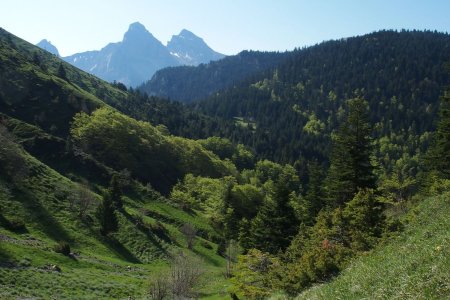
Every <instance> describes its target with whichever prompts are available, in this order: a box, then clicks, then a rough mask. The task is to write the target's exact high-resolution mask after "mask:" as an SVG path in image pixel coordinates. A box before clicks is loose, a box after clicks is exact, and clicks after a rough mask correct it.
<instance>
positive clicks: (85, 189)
mask: <svg viewBox="0 0 450 300" xmlns="http://www.w3.org/2000/svg"><path fill="white" fill-rule="evenodd" d="M0 62H1V63H0V287H1V288H0V298H1V299H23V298H36V299H49V298H58V299H102V298H103V299H104V298H115V299H126V298H128V297H136V298H146V297H147V296H148V291H149V282H150V280H151V278H155V277H157V276H159V274H166V273H168V272H169V271H170V270H171V268H174V267H176V266H177V264H176V263H174V261H177V262H178V263H179V262H180V261H182V262H183V263H187V262H189V263H190V264H191V265H192V266H195V267H196V268H198V269H199V270H200V271H201V273H202V275H201V277H200V279H199V282H197V283H196V284H195V287H194V288H193V291H192V292H191V293H192V294H194V295H197V296H199V297H202V298H211V297H212V298H214V299H220V298H221V297H223V296H224V295H226V294H227V292H226V285H227V282H226V281H225V280H224V277H223V275H222V272H223V270H224V268H225V259H224V258H223V257H222V256H220V255H218V254H217V247H218V246H217V244H216V243H217V242H218V241H220V239H221V235H220V233H219V232H217V230H216V229H215V228H213V227H212V226H211V225H210V222H208V220H207V219H206V218H205V217H204V215H203V214H202V213H199V212H198V211H195V210H190V211H189V212H186V211H183V210H182V209H180V208H179V207H178V206H177V205H175V204H174V203H172V202H171V201H169V200H168V199H166V198H164V197H163V196H161V194H159V193H158V192H157V191H155V190H154V189H153V187H152V182H151V181H152V180H150V183H149V184H147V183H148V182H147V181H145V182H141V181H139V180H142V176H139V174H140V173H139V172H137V167H136V166H139V163H138V162H136V164H135V165H133V164H131V163H130V162H129V161H128V162H127V163H126V165H123V164H122V165H119V166H117V165H114V163H113V161H108V160H104V159H102V157H98V156H96V154H97V153H98V152H95V151H92V149H89V148H83V147H82V146H86V145H87V144H86V143H84V144H83V145H78V144H77V143H76V142H77V141H80V140H81V141H82V142H85V141H89V139H87V138H86V136H87V135H89V134H88V130H86V128H84V127H83V126H85V125H87V124H86V123H83V122H78V123H77V125H74V124H72V123H73V120H74V116H76V115H78V116H83V117H84V120H89V118H91V117H92V118H94V111H98V112H101V111H106V112H108V113H109V114H110V116H112V117H111V118H110V119H109V120H107V121H106V122H104V124H108V121H109V124H108V126H112V127H108V126H106V125H105V126H104V127H101V126H97V127H95V126H94V128H91V129H92V132H91V134H96V135H95V137H94V140H96V141H97V142H98V143H100V145H101V146H105V145H106V146H108V145H109V144H108V142H111V141H112V140H114V139H119V136H117V135H115V133H117V131H113V130H112V131H110V132H109V135H108V134H106V133H105V134H102V133H101V132H99V131H96V132H95V131H94V129H97V130H106V131H107V130H108V129H111V128H113V129H118V130H119V132H121V133H122V134H123V136H122V138H126V139H128V141H135V142H136V143H138V144H142V145H144V146H146V147H147V148H145V147H144V148H145V149H144V148H142V147H141V148H138V149H134V150H133V151H134V153H133V154H134V155H136V157H135V159H136V160H142V159H143V158H144V157H146V156H147V157H149V156H150V154H151V153H153V154H155V155H156V156H155V157H151V161H152V162H153V163H154V164H152V163H146V164H145V167H146V168H148V169H153V170H154V171H153V172H154V173H153V174H159V175H160V176H162V177H164V175H165V174H164V173H165V171H164V172H160V173H158V168H157V166H156V165H155V164H156V163H158V164H159V166H166V165H167V166H173V163H174V162H170V161H168V159H174V158H176V159H177V161H176V163H177V165H175V167H177V166H178V164H179V165H180V166H181V167H183V168H184V169H183V170H184V171H185V172H186V171H187V169H191V167H192V168H194V166H196V167H198V168H200V166H202V168H204V169H207V170H210V171H211V172H212V171H213V170H215V169H214V168H213V165H216V166H217V167H218V168H222V169H224V168H225V169H226V168H227V167H226V165H228V163H227V162H224V161H222V160H220V159H219V158H218V157H217V156H216V155H215V154H213V153H212V152H209V151H207V150H206V149H204V148H203V147H202V146H201V144H200V143H198V142H195V141H192V140H187V139H183V138H178V137H173V136H169V134H168V133H167V132H166V131H167V130H164V127H160V128H159V129H158V128H156V127H154V126H152V125H151V124H149V123H145V122H138V121H136V120H134V119H131V118H129V117H126V116H124V115H122V114H120V113H119V112H118V111H117V110H115V109H114V108H112V107H111V106H110V105H109V104H112V105H114V106H120V105H121V103H122V101H124V100H126V99H128V100H129V99H130V98H133V96H132V95H131V94H130V93H128V92H127V91H126V90H125V89H120V88H121V87H120V86H118V85H116V86H114V85H110V84H108V83H106V82H103V81H101V80H99V79H97V78H95V77H93V76H90V75H88V74H86V73H84V72H81V71H79V70H77V69H76V68H74V67H72V66H70V65H68V64H66V63H64V62H62V61H60V60H59V59H58V58H56V57H54V56H52V55H50V54H48V53H46V52H44V51H42V50H40V49H38V48H36V47H34V46H32V45H30V44H28V43H27V42H25V41H23V40H21V39H19V38H17V37H15V36H13V35H11V34H9V33H7V32H5V31H3V30H1V31H0ZM105 101H107V102H108V103H109V104H107V103H106V102H105ZM80 113H83V114H80ZM89 114H91V115H92V116H89ZM113 117H114V118H113ZM114 119H115V120H114ZM103 121H105V120H103ZM121 121H123V122H121ZM127 124H128V125H129V126H131V127H133V126H134V127H133V128H131V127H126V126H127ZM82 125H83V126H82ZM71 128H72V129H73V128H76V129H77V130H78V133H80V132H82V134H81V133H80V134H79V135H78V136H77V137H78V138H79V140H76V141H75V143H74V141H73V140H72V138H73V137H74V136H71V135H70V134H71V131H70V129H71ZM128 129H130V130H129V131H128ZM83 130H84V131H83ZM74 132H75V131H74V130H72V133H74ZM82 138H86V139H85V140H82ZM102 138H104V139H103V140H102ZM118 141H119V142H120V140H118ZM160 142H163V146H164V149H165V151H166V152H167V151H170V155H171V156H170V157H169V158H167V156H164V152H163V151H162V150H161V151H160V152H157V153H155V152H151V151H152V149H153V148H154V147H158V145H160ZM102 143H103V144H102ZM97 145H99V144H97ZM115 145H116V146H118V147H116V148H114V147H112V148H109V149H100V148H99V147H97V148H95V150H97V151H104V152H103V153H108V154H110V155H112V156H113V157H114V155H116V156H115V157H118V156H117V155H119V156H120V154H122V155H125V157H127V156H126V155H127V154H128V153H126V152H123V151H122V150H123V148H121V146H120V143H116V144H115ZM78 146H79V147H78ZM131 146H132V145H131ZM153 150H154V149H153ZM186 150H190V151H192V152H189V151H188V152H186ZM191 154H192V155H191ZM194 154H195V155H194ZM188 156H190V157H188ZM195 157H197V158H199V160H198V162H200V161H202V163H199V164H195V163H196V159H193V158H195ZM128 163H130V164H128ZM194 164H195V165H194ZM115 167H117V169H114V168H115ZM127 167H128V169H127V170H124V168H127ZM181 167H180V168H181ZM165 170H166V171H167V169H165ZM198 170H199V172H202V171H201V169H198ZM160 171H163V170H162V169H161V170H160ZM167 172H169V171H167ZM143 173H144V172H143ZM114 174H115V175H116V176H119V178H120V185H121V187H122V191H123V195H122V197H121V201H122V202H123V207H122V208H117V209H116V210H115V215H116V216H117V220H118V230H117V231H116V232H111V233H108V234H102V231H101V230H100V229H101V226H102V225H101V222H100V219H99V217H98V215H99V214H98V207H99V206H100V203H102V201H103V202H104V201H105V200H104V199H105V197H106V196H105V194H110V193H111V192H110V191H109V190H108V185H109V183H108V182H109V181H110V179H111V177H112V176H113V175H114ZM177 174H178V173H177ZM166 175H167V176H168V174H166ZM182 175H183V174H181V175H180V176H182ZM216 175H217V176H219V175H222V174H221V173H220V174H216ZM155 178H156V179H155ZM180 178H181V177H180ZM153 179H154V182H153V184H154V185H155V186H158V184H157V182H156V181H155V180H157V176H156V175H155V176H154V177H153ZM170 183H171V184H173V183H174V180H172V181H171V182H170ZM169 187H170V186H169V185H167V184H166V187H165V188H166V189H168V188H169ZM185 224H190V225H191V226H193V227H194V228H195V230H196V231H197V234H196V237H197V239H196V242H195V243H194V245H193V247H192V248H190V247H188V245H187V239H186V233H183V232H182V229H181V228H182V227H183V225H185ZM67 245H68V246H69V247H70V249H69V248H68V247H67ZM64 251H67V252H69V251H70V254H69V253H66V254H65V255H63V254H61V253H60V252H64Z"/></svg>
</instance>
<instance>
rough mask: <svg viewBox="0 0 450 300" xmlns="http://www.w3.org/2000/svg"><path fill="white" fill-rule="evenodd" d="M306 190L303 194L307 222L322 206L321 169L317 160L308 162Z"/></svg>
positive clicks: (310, 220) (310, 221)
mask: <svg viewBox="0 0 450 300" xmlns="http://www.w3.org/2000/svg"><path fill="white" fill-rule="evenodd" d="M307 166H308V190H307V192H306V195H305V200H306V203H305V204H306V205H307V207H306V209H307V211H308V220H307V221H308V222H307V223H312V222H313V220H314V218H315V217H316V216H317V214H318V213H319V211H320V210H321V209H322V207H323V206H324V196H323V190H322V182H323V170H322V168H321V166H320V165H319V163H318V162H317V160H313V161H311V162H309V163H308V165H307Z"/></svg>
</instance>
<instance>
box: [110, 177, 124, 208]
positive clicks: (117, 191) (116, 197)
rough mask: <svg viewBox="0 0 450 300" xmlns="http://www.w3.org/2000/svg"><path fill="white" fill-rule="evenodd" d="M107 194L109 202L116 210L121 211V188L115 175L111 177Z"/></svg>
mask: <svg viewBox="0 0 450 300" xmlns="http://www.w3.org/2000/svg"><path fill="white" fill-rule="evenodd" d="M109 192H110V194H111V200H112V203H113V204H114V207H115V208H116V209H121V208H122V207H123V202H122V187H121V186H120V182H119V179H118V177H117V175H116V174H114V175H113V176H112V177H111V182H110V184H109Z"/></svg>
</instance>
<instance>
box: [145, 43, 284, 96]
mask: <svg viewBox="0 0 450 300" xmlns="http://www.w3.org/2000/svg"><path fill="white" fill-rule="evenodd" d="M289 55H290V53H288V52H285V53H276V52H258V51H243V52H241V53H239V54H237V55H234V56H228V57H226V58H224V59H221V60H219V61H214V62H210V63H208V64H201V65H200V66H198V67H189V66H183V67H172V68H166V69H162V70H160V71H158V72H156V73H155V75H154V76H153V77H152V79H151V80H149V81H148V82H146V83H144V84H142V85H141V86H140V87H138V89H139V90H141V91H142V92H144V93H147V94H149V95H156V96H160V97H164V98H169V99H172V100H176V101H181V102H192V101H194V100H198V99H202V98H205V97H207V96H210V95H212V94H214V93H216V92H218V91H220V90H222V89H225V88H229V87H232V86H233V85H235V84H238V83H239V82H240V81H242V80H244V79H246V78H248V77H251V76H253V75H255V74H258V73H260V72H262V71H264V70H267V69H270V68H273V67H274V66H276V65H278V64H279V63H281V62H282V61H283V60H284V59H286V58H287V57H288V56H289Z"/></svg>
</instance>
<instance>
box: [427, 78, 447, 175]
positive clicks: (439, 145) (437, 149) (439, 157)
mask: <svg viewBox="0 0 450 300" xmlns="http://www.w3.org/2000/svg"><path fill="white" fill-rule="evenodd" d="M429 164H430V165H431V167H432V169H434V170H436V171H438V172H439V175H440V176H442V177H443V178H446V179H449V178H450V86H448V87H447V89H446V90H445V91H444V95H442V96H441V101H440V107H439V122H438V124H437V130H436V132H435V135H434V142H433V145H432V147H431V149H430V155H429Z"/></svg>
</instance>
